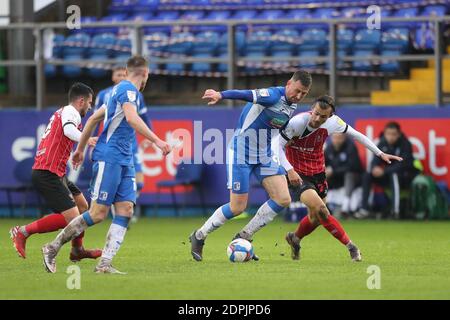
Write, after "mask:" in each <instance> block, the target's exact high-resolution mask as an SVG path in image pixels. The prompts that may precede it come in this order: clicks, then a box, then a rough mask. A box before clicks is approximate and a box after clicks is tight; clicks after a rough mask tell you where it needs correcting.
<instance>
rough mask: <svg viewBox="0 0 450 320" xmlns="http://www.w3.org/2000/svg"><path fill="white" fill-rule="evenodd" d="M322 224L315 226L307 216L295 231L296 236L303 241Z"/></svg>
mask: <svg viewBox="0 0 450 320" xmlns="http://www.w3.org/2000/svg"><path fill="white" fill-rule="evenodd" d="M319 225H320V224H313V223H311V221H310V220H309V217H308V216H305V217H304V218H303V219H302V220H301V221H300V223H299V224H298V227H297V230H295V232H294V234H295V235H296V236H297V237H298V238H299V240H301V239H302V238H303V237H306V236H307V235H308V234H310V233H311V232H313V231H314V230H315V229H316V228H317V227H318V226H319Z"/></svg>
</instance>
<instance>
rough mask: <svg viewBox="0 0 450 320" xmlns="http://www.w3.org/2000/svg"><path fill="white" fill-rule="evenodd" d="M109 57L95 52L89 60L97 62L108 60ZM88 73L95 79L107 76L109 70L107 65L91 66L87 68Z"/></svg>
mask: <svg viewBox="0 0 450 320" xmlns="http://www.w3.org/2000/svg"><path fill="white" fill-rule="evenodd" d="M108 59H109V57H108V56H107V55H105V54H94V55H91V56H90V57H89V60H91V61H92V62H93V63H95V62H96V61H102V60H108ZM86 73H87V75H88V76H89V77H92V78H94V79H99V78H105V77H106V76H107V75H108V74H109V70H108V69H106V67H105V66H104V67H103V68H95V67H90V68H86Z"/></svg>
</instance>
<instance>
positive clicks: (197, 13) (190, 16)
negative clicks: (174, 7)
mask: <svg viewBox="0 0 450 320" xmlns="http://www.w3.org/2000/svg"><path fill="white" fill-rule="evenodd" d="M204 16H205V12H204V11H202V10H189V11H186V12H184V13H183V14H182V15H181V16H180V17H179V19H180V20H194V21H195V20H202V19H203V17H204Z"/></svg>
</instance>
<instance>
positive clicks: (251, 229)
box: [239, 199, 284, 240]
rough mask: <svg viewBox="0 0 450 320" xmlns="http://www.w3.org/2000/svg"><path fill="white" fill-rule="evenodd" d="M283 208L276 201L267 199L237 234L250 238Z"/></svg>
mask: <svg viewBox="0 0 450 320" xmlns="http://www.w3.org/2000/svg"><path fill="white" fill-rule="evenodd" d="M283 209H284V207H283V206H280V205H279V204H278V203H276V202H275V201H273V200H272V199H269V200H268V201H266V202H265V203H264V204H263V205H262V206H261V207H259V209H258V211H257V212H256V214H255V216H254V217H253V218H252V220H250V222H249V223H248V224H247V225H246V226H245V227H244V228H243V229H242V230H241V231H240V232H239V235H240V236H241V237H242V238H244V239H247V240H250V239H251V238H252V236H253V234H255V232H257V231H258V230H259V229H261V228H262V227H264V226H265V225H266V224H268V223H269V222H271V221H272V220H273V218H275V216H276V215H277V214H278V213H280V212H281V211H282V210H283Z"/></svg>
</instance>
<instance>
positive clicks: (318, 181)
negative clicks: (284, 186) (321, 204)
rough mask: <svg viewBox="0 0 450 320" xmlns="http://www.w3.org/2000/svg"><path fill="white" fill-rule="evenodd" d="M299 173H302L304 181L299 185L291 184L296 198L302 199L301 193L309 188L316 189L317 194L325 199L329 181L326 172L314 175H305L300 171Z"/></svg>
mask: <svg viewBox="0 0 450 320" xmlns="http://www.w3.org/2000/svg"><path fill="white" fill-rule="evenodd" d="M297 173H298V172H297ZM299 175H300V178H302V180H303V183H302V184H301V185H300V186H297V187H292V186H289V187H290V188H291V190H292V191H293V193H294V194H295V198H296V199H300V196H301V194H302V193H303V192H305V191H306V190H308V189H312V190H316V192H317V194H318V195H319V197H321V198H322V199H324V198H325V197H326V196H327V193H328V182H327V178H326V176H325V172H321V173H318V174H315V175H313V176H305V175H303V174H300V173H299Z"/></svg>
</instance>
